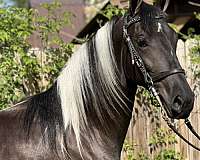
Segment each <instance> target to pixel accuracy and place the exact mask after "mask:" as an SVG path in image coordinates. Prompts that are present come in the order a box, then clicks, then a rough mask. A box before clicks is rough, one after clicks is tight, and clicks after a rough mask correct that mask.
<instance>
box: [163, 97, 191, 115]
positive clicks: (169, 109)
mask: <svg viewBox="0 0 200 160" xmlns="http://www.w3.org/2000/svg"><path fill="white" fill-rule="evenodd" d="M160 98H161V101H162V104H163V106H161V107H163V108H164V110H165V112H166V113H167V116H168V117H169V118H171V119H186V118H188V117H189V115H190V112H191V110H192V109H191V110H188V111H187V112H186V111H181V112H180V113H177V112H173V110H172V109H171V108H172V105H169V104H167V103H166V101H165V100H164V98H163V97H162V96H160Z"/></svg>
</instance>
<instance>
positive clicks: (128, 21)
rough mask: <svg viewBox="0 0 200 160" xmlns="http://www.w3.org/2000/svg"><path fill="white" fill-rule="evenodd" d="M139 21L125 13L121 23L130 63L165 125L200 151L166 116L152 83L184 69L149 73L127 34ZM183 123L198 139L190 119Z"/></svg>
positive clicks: (180, 72)
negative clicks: (159, 111)
mask: <svg viewBox="0 0 200 160" xmlns="http://www.w3.org/2000/svg"><path fill="white" fill-rule="evenodd" d="M162 18H164V16H163V15H159V16H156V17H154V19H162ZM140 21H141V17H140V16H137V15H136V16H134V17H132V16H130V15H129V14H126V15H125V16H124V24H123V36H124V39H125V41H126V43H127V46H128V49H129V53H130V56H131V62H132V65H134V64H136V66H137V67H138V69H139V70H140V71H141V73H142V75H143V78H144V83H145V85H146V88H147V89H148V90H149V92H150V93H151V94H152V95H153V96H154V97H155V98H156V99H157V101H158V103H159V105H160V107H161V113H162V117H163V119H164V120H165V121H166V123H167V125H168V126H169V127H170V128H171V129H172V130H173V131H174V132H175V133H176V134H177V135H178V136H179V137H180V138H181V139H182V140H183V141H185V142H186V143H187V144H189V145H190V146H192V147H193V148H195V149H196V150H198V151H200V148H198V147H196V146H195V145H193V144H192V143H191V142H190V141H188V140H187V139H185V138H184V137H183V136H182V135H181V134H180V133H179V131H178V130H177V129H176V126H175V125H174V124H173V122H172V121H173V120H172V119H170V118H168V116H167V113H166V111H165V110H164V107H163V105H162V102H161V100H160V97H159V94H158V92H157V91H156V89H155V87H154V83H155V82H159V81H161V80H162V79H165V78H166V77H168V76H171V75H174V74H184V75H185V71H184V70H183V69H182V68H174V69H172V70H170V71H163V72H160V73H157V74H156V75H150V74H149V73H148V72H147V70H146V68H145V65H144V62H143V60H142V58H141V56H140V55H139V54H138V52H137V50H136V46H137V45H136V42H134V41H133V42H132V41H131V38H130V35H129V34H128V28H129V27H130V26H131V25H132V24H135V23H137V22H140ZM185 124H186V126H187V127H188V128H189V130H190V131H191V132H192V133H193V134H194V135H195V136H196V137H197V138H198V139H199V140H200V136H199V135H198V134H197V133H196V131H195V130H194V129H193V127H192V125H191V123H190V121H189V120H188V119H185Z"/></svg>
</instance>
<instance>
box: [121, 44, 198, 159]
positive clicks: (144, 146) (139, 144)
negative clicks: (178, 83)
mask: <svg viewBox="0 0 200 160" xmlns="http://www.w3.org/2000/svg"><path fill="white" fill-rule="evenodd" d="M193 44H194V42H192V41H191V40H190V41H189V40H188V41H186V42H183V41H182V40H179V41H178V45H177V56H178V58H179V61H180V63H181V65H182V67H183V68H184V69H185V70H186V75H187V80H188V83H189V84H190V86H191V88H192V89H194V88H195V84H196V82H195V81H194V79H193V74H192V68H194V66H193V65H192V64H191V62H190V56H189V48H191V46H193ZM197 91H198V90H196V93H197ZM197 95H198V94H197ZM141 98H142V97H140V99H141ZM138 102H139V101H136V103H135V105H134V112H133V118H132V122H131V124H130V127H129V131H128V133H127V138H126V141H127V142H128V144H131V145H132V146H133V148H134V153H136V154H138V153H141V152H144V153H148V155H149V157H151V158H152V157H153V156H154V155H155V154H156V153H158V151H160V148H169V147H170V148H172V149H174V150H175V151H177V152H179V153H180V154H181V155H182V157H183V159H184V160H199V159H200V152H198V151H196V150H194V149H193V148H191V147H190V146H188V145H187V144H186V143H185V142H183V141H182V140H180V138H179V137H177V136H176V140H177V142H176V143H175V144H166V145H165V146H163V147H158V149H156V148H152V146H150V140H151V137H152V135H153V133H154V132H155V131H156V129H157V128H158V127H161V128H163V129H167V130H168V126H167V125H166V123H165V122H164V121H163V120H162V118H161V115H160V113H159V112H154V111H152V109H153V108H151V107H149V106H147V105H146V104H144V103H143V104H141V102H139V103H138ZM154 110H155V108H154ZM190 120H191V122H192V124H193V126H194V128H195V129H196V130H197V132H198V133H200V96H196V97H195V104H194V109H193V111H192V114H191V115H190ZM177 128H178V129H179V131H180V132H181V134H182V135H184V136H185V137H186V138H187V139H188V140H190V141H191V142H192V143H193V144H195V145H197V146H199V147H200V142H199V141H198V140H197V139H196V138H195V137H194V136H192V135H191V134H190V133H189V132H188V130H187V129H186V128H185V125H184V122H183V121H182V120H181V121H179V122H177ZM167 134H173V132H168V133H167ZM121 159H123V160H128V158H127V152H126V151H123V152H122V158H121ZM136 159H137V158H136Z"/></svg>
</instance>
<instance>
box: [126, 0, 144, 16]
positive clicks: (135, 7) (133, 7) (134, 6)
mask: <svg viewBox="0 0 200 160" xmlns="http://www.w3.org/2000/svg"><path fill="white" fill-rule="evenodd" d="M142 2H143V0H130V7H129V8H130V11H131V13H132V14H137V13H138V12H139V11H140V7H141V4H142Z"/></svg>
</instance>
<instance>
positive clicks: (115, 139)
mask: <svg viewBox="0 0 200 160" xmlns="http://www.w3.org/2000/svg"><path fill="white" fill-rule="evenodd" d="M125 19H126V21H125ZM124 26H126V27H124ZM124 28H126V30H124ZM124 31H127V33H126V34H124ZM125 35H128V37H126V36H125ZM177 39H178V38H177V34H176V32H175V31H174V30H173V29H171V28H170V26H169V25H168V23H167V22H166V15H165V13H164V12H163V11H162V9H160V8H159V7H156V6H153V5H149V4H147V3H145V2H143V1H141V0H131V1H130V7H129V9H128V11H127V13H126V14H125V15H124V16H119V17H115V18H113V19H112V20H111V21H109V22H107V23H106V24H105V25H104V26H103V27H102V28H101V29H99V30H98V31H97V33H96V34H95V35H94V36H93V37H91V38H90V39H89V40H88V41H87V42H86V43H84V44H83V45H82V46H81V47H80V48H79V49H78V50H77V51H75V52H74V53H73V55H72V56H71V58H70V59H69V60H68V62H67V63H66V65H65V67H64V68H63V70H62V71H61V73H60V75H59V76H58V78H57V79H56V80H55V83H54V84H53V85H52V86H51V87H50V88H49V89H48V90H46V91H45V92H42V93H40V94H37V95H34V96H32V97H28V98H27V99H26V100H24V101H21V102H20V103H18V104H16V105H15V106H13V107H10V108H8V109H5V110H2V111H1V112H0V159H1V160H65V159H66V160H68V159H69V160H70V159H71V160H82V159H84V160H101V159H102V160H119V159H120V154H121V150H122V146H123V142H124V139H125V136H126V133H127V130H128V126H129V123H130V120H131V117H132V111H133V106H134V99H135V94H136V91H137V88H138V86H144V87H146V88H148V85H147V84H146V83H145V79H147V78H148V77H146V78H145V77H144V75H143V70H141V68H140V67H141V64H139V62H140V63H142V66H144V67H145V69H146V72H147V73H148V75H149V76H151V77H152V82H153V83H154V87H155V89H156V91H157V92H158V93H159V98H160V100H161V101H162V104H163V106H164V108H165V110H166V112H167V116H168V117H170V118H174V119H185V118H187V117H188V116H189V115H190V112H191V111H192V109H193V103H194V94H193V92H192V90H191V88H190V87H189V85H188V83H187V81H186V78H185V75H184V74H183V71H182V68H181V65H180V63H179V61H178V58H177V56H176V45H177ZM127 42H131V43H127ZM130 44H133V47H132V48H131V49H130V47H129V45H130ZM132 50H134V51H135V53H137V54H138V55H139V57H141V59H142V60H139V62H138V60H137V57H134V55H133V54H130V53H132ZM144 67H143V68H144Z"/></svg>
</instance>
